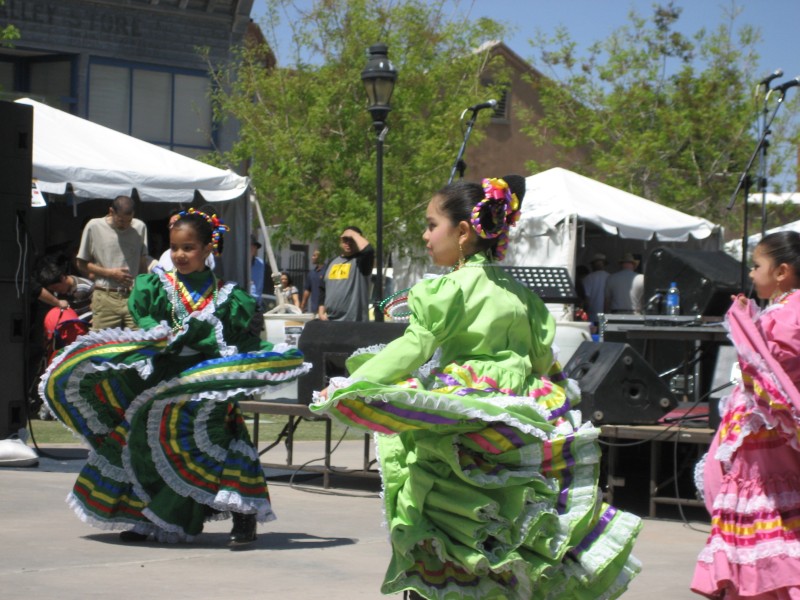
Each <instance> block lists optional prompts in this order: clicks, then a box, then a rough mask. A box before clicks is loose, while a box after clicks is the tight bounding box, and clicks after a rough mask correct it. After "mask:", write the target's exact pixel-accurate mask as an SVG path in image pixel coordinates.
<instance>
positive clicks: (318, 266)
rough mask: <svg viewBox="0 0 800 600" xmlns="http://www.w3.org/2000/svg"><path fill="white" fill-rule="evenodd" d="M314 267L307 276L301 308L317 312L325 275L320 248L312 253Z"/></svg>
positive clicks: (304, 310) (305, 310)
mask: <svg viewBox="0 0 800 600" xmlns="http://www.w3.org/2000/svg"><path fill="white" fill-rule="evenodd" d="M311 265H312V267H313V268H312V269H311V270H310V271H309V272H308V276H307V277H306V284H305V286H304V287H303V299H302V300H301V301H300V309H301V310H302V311H303V312H310V313H314V314H317V311H318V310H319V288H320V286H321V285H322V279H323V277H325V261H324V260H323V258H322V253H321V252H320V251H319V250H314V252H313V253H312V254H311Z"/></svg>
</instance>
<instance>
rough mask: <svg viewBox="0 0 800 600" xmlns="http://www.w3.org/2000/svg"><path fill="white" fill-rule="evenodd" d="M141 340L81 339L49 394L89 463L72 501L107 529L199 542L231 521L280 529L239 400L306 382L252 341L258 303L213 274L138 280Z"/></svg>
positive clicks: (57, 368)
mask: <svg viewBox="0 0 800 600" xmlns="http://www.w3.org/2000/svg"><path fill="white" fill-rule="evenodd" d="M128 305H129V308H130V311H131V314H132V315H133V317H134V319H135V320H136V322H137V324H138V325H139V326H140V327H141V328H142V329H140V330H137V331H131V330H128V329H105V330H101V331H93V332H90V333H89V334H87V335H85V336H81V337H79V338H78V339H77V340H76V341H75V342H74V343H72V344H71V345H69V346H67V347H66V348H64V349H63V350H62V351H61V352H60V353H59V354H58V355H57V356H56V357H55V358H54V359H53V361H52V362H51V364H50V365H49V367H48V369H47V371H46V372H45V374H44V375H43V377H42V381H41V384H40V388H39V392H40V394H41V396H42V398H43V399H44V400H45V401H46V402H47V405H48V406H49V408H50V410H51V411H52V413H53V414H54V415H55V416H56V417H57V418H58V419H59V420H61V421H62V422H63V423H64V424H65V425H67V426H68V427H69V428H70V429H72V431H73V432H75V433H76V434H78V435H79V436H80V437H82V438H83V439H84V440H85V441H86V443H87V445H88V446H89V449H90V452H89V456H88V459H87V462H86V465H85V466H84V467H83V469H82V470H81V472H80V474H79V475H78V479H77V481H76V482H75V485H74V486H73V489H72V492H71V493H70V494H69V496H68V498H67V501H68V503H69V504H70V506H72V508H73V509H74V510H75V512H76V513H77V514H78V516H79V517H80V518H81V519H82V520H84V521H86V522H88V523H89V524H91V525H94V526H96V527H100V528H102V529H133V530H134V531H136V532H138V533H143V534H153V535H155V537H156V538H157V539H158V540H160V541H189V540H191V539H192V538H193V537H194V536H195V535H197V534H198V533H200V532H201V531H202V529H203V523H204V522H205V521H207V520H210V519H219V518H225V517H229V516H230V512H240V513H248V514H255V515H256V518H257V520H258V521H262V522H264V521H269V520H272V519H274V518H275V516H274V513H273V511H272V506H271V504H270V499H269V492H268V489H267V483H266V480H265V478H264V473H263V469H262V467H261V463H260V460H259V456H258V451H257V449H256V448H255V446H254V445H253V442H252V441H251V439H250V435H249V433H248V430H247V427H246V426H245V423H244V418H243V415H242V412H241V410H240V408H239V404H238V399H240V398H242V397H244V396H246V395H248V394H251V393H256V392H258V391H260V390H263V389H265V388H266V387H267V386H274V385H279V384H281V383H285V382H287V381H291V380H292V379H295V378H296V377H298V376H299V375H301V374H302V373H304V372H306V371H307V370H308V369H309V368H310V365H307V364H304V363H303V357H302V354H301V353H300V352H299V351H297V350H296V349H290V348H286V349H284V350H283V351H276V350H277V348H273V346H272V344H269V343H267V342H262V341H261V340H260V339H259V338H258V336H257V335H254V334H253V333H251V331H250V323H251V319H252V317H253V313H254V310H255V302H254V300H253V299H252V298H251V297H250V295H249V294H248V293H247V292H245V291H244V290H242V289H240V288H238V287H236V286H235V285H234V284H233V283H226V284H222V283H221V282H218V281H217V280H216V278H215V277H214V276H213V275H212V274H211V272H210V271H207V270H206V271H203V272H200V273H192V274H190V275H187V276H179V275H176V274H175V273H174V272H169V273H162V274H149V275H140V276H139V277H138V278H137V279H136V285H135V287H134V289H133V292H132V294H131V297H130V299H129V303H128Z"/></svg>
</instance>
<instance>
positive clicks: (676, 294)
mask: <svg viewBox="0 0 800 600" xmlns="http://www.w3.org/2000/svg"><path fill="white" fill-rule="evenodd" d="M667 314H668V315H679V314H681V293H680V291H679V290H678V286H677V285H675V282H674V281H673V282H672V283H670V284H669V289H668V290H667Z"/></svg>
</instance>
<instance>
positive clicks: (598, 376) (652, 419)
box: [564, 342, 677, 425]
mask: <svg viewBox="0 0 800 600" xmlns="http://www.w3.org/2000/svg"><path fill="white" fill-rule="evenodd" d="M564 373H565V374H566V375H567V376H568V377H570V378H572V379H574V380H576V381H577V382H578V386H579V387H580V389H581V403H580V404H579V405H578V408H579V409H580V410H581V412H582V413H583V419H584V420H588V421H592V423H594V424H596V425H652V424H655V423H657V422H658V420H659V419H660V418H661V417H663V416H664V415H665V414H667V413H668V412H670V411H671V410H672V409H674V408H675V407H676V406H677V401H676V399H675V397H674V396H673V395H672V393H671V392H670V390H669V387H668V386H667V384H666V383H665V382H664V381H662V380H661V379H660V378H659V376H658V373H656V372H655V371H654V370H653V368H652V367H651V366H650V365H648V364H647V362H646V361H645V360H644V358H642V356H641V355H640V354H639V353H638V352H636V351H635V350H634V349H633V348H631V347H630V346H629V345H628V344H621V343H615V342H583V343H582V344H581V345H580V346H579V347H578V349H577V350H576V351H575V354H573V355H572V358H570V359H569V361H568V362H567V364H566V366H565V367H564Z"/></svg>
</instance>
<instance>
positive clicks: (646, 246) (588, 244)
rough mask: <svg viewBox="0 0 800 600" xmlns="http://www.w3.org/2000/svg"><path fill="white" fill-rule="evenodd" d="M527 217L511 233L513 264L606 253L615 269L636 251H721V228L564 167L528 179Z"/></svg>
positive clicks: (569, 264)
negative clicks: (663, 248)
mask: <svg viewBox="0 0 800 600" xmlns="http://www.w3.org/2000/svg"><path fill="white" fill-rule="evenodd" d="M525 185H526V191H525V199H524V201H523V203H522V215H521V217H520V220H519V222H518V223H517V226H516V227H514V228H512V230H511V240H510V244H509V251H508V254H507V257H506V263H507V264H508V265H517V266H551V267H566V268H567V269H568V270H569V272H570V274H571V275H572V276H573V277H574V275H575V267H576V265H578V264H588V263H589V261H590V260H591V257H592V255H594V254H596V253H603V254H605V255H606V256H607V257H608V261H609V266H610V267H611V270H616V268H617V266H616V265H617V260H619V258H620V257H621V256H622V255H623V254H624V253H625V252H632V253H634V254H639V255H641V256H642V257H645V256H646V254H647V253H648V252H649V251H650V250H652V249H654V248H657V247H660V246H678V247H687V248H691V249H695V250H719V249H720V246H721V239H722V231H721V229H720V228H719V227H718V226H716V225H714V224H713V223H711V222H710V221H707V220H706V219H701V218H698V217H693V216H691V215H687V214H685V213H682V212H680V211H677V210H674V209H672V208H668V207H666V206H662V205H660V204H657V203H655V202H651V201H650V200H646V199H645V198H641V197H640V196H636V195H634V194H631V193H628V192H625V191H623V190H620V189H617V188H614V187H612V186H610V185H606V184H604V183H601V182H599V181H595V180H594V179H590V178H589V177H585V176H583V175H579V174H577V173H573V172H572V171H568V170H566V169H562V168H554V169H549V170H547V171H543V172H541V173H537V174H536V175H531V176H530V177H527V178H526V179H525Z"/></svg>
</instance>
